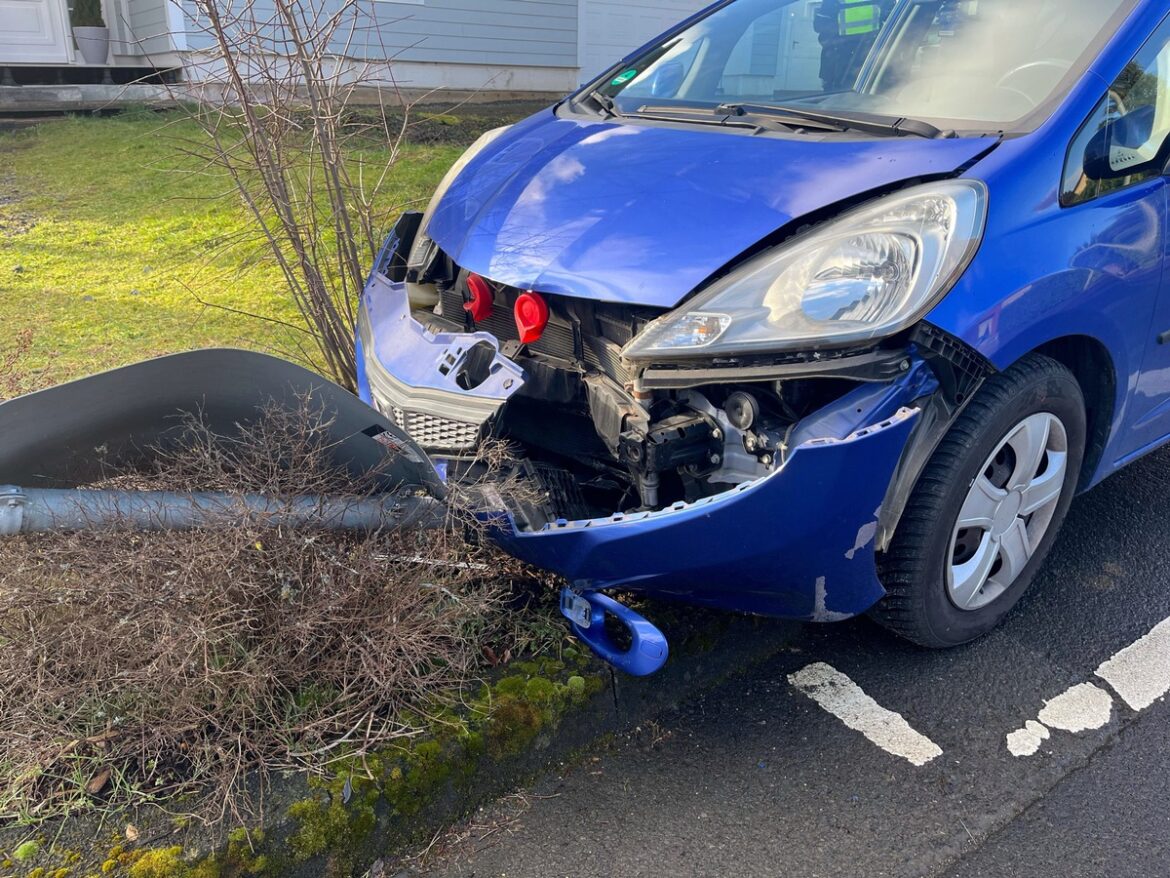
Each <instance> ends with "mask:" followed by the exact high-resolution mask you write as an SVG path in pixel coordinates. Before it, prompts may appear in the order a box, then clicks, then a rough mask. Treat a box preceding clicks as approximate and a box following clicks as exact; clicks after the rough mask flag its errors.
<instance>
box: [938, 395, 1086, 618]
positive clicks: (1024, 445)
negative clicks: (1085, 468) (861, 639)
mask: <svg viewBox="0 0 1170 878" xmlns="http://www.w3.org/2000/svg"><path fill="white" fill-rule="evenodd" d="M1067 471H1068V434H1067V432H1066V431H1065V428H1064V424H1063V423H1061V420H1060V418H1058V417H1057V416H1056V415H1053V414H1050V413H1048V412H1041V413H1039V414H1034V415H1029V416H1028V417H1027V418H1025V419H1024V420H1022V421H1021V422H1020V423H1019V424H1017V425H1016V426H1015V427H1013V428H1012V429H1011V430H1009V431H1008V434H1007V436H1006V437H1005V438H1004V439H1003V441H1001V442H1000V443H999V445H998V446H997V447H996V449H995V451H994V452H992V453H991V455H990V456H989V457H988V458H987V460H986V461H985V462H984V464H983V467H982V468H981V469H980V470H979V474H978V475H977V476H976V477H975V480H974V481H973V482H972V483H971V487H970V489H969V490H968V492H967V497H966V499H964V501H963V505H962V507H961V508H960V509H959V515H958V518H957V520H956V522H955V527H954V531H953V532H952V535H951V544H950V552H949V554H948V562H947V596H948V597H949V598H950V600H951V603H953V604H954V605H955V606H956V607H957V608H958V609H960V610H963V611H967V612H973V611H975V610H980V609H983V608H984V607H986V606H988V605H989V604H991V603H992V602H993V601H995V600H997V599H998V598H1000V597H1001V596H1002V595H1003V594H1004V593H1005V592H1006V591H1007V590H1008V589H1009V588H1011V586H1012V584H1013V583H1014V582H1015V581H1016V580H1017V579H1018V578H1019V576H1020V574H1021V573H1022V572H1023V571H1024V568H1025V567H1026V566H1027V564H1028V562H1029V561H1030V560H1031V559H1032V556H1033V555H1035V554H1036V549H1037V548H1038V547H1039V545H1040V542H1041V541H1042V540H1043V539H1044V536H1045V534H1046V533H1048V528H1049V527H1050V526H1051V525H1052V519H1053V517H1054V515H1055V514H1056V507H1057V505H1058V504H1059V502H1060V497H1061V495H1062V494H1063V493H1064V479H1065V475H1066V473H1067Z"/></svg>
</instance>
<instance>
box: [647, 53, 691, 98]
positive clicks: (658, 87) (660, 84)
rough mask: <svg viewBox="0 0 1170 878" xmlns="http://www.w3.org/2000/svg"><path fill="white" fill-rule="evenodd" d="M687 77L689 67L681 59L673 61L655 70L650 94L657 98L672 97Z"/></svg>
mask: <svg viewBox="0 0 1170 878" xmlns="http://www.w3.org/2000/svg"><path fill="white" fill-rule="evenodd" d="M686 78H687V68H686V67H685V66H683V63H682V62H681V61H671V62H669V63H667V64H663V65H662V66H661V67H659V68H658V69H657V70H656V71H654V78H653V79H651V80H650V94H651V95H652V96H653V97H656V98H672V97H674V96H675V95H676V94H678V90H679V89H680V88H682V85H683V81H684V80H685V79H686Z"/></svg>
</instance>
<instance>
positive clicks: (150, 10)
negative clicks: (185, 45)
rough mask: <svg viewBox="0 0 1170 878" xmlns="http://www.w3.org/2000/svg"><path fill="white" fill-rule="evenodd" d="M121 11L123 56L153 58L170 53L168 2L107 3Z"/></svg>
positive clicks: (117, 0)
mask: <svg viewBox="0 0 1170 878" xmlns="http://www.w3.org/2000/svg"><path fill="white" fill-rule="evenodd" d="M107 2H109V3H115V4H119V5H120V6H121V9H122V24H123V34H124V36H123V37H122V39H123V40H125V42H126V48H125V53H126V54H127V55H132V56H144V55H145V56H155V55H163V54H167V53H170V52H172V51H173V44H172V42H171V31H172V29H173V25H172V22H171V19H170V17H169V16H168V14H167V13H168V10H167V4H168V0H107Z"/></svg>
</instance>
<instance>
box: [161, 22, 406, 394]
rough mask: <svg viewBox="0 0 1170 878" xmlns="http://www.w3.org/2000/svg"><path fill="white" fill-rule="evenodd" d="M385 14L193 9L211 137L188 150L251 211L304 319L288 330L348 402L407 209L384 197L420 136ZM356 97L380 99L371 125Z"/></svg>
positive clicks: (199, 115) (198, 89) (200, 111)
mask: <svg viewBox="0 0 1170 878" xmlns="http://www.w3.org/2000/svg"><path fill="white" fill-rule="evenodd" d="M378 5H379V4H376V3H374V4H369V3H365V2H359V0H340V2H338V0H329V2H325V0H274V2H272V3H269V2H259V0H194V3H193V8H194V11H195V17H194V20H193V24H192V26H193V27H194V29H196V30H198V31H201V32H202V34H203V36H204V37H205V38H206V40H205V42H206V43H208V44H209V45H210V48H209V49H206V50H202V51H200V52H198V53H196V54H194V55H192V56H191V64H192V65H193V67H194V69H195V70H196V71H197V72H198V76H197V80H198V82H197V84H196V85H195V86H194V89H195V91H194V95H193V96H194V97H195V98H197V102H196V103H194V104H187V105H186V106H188V108H189V110H190V114H191V118H193V119H194V120H195V121H196V122H197V123H198V125H199V127H200V128H201V130H202V132H203V134H204V137H203V138H202V139H197V140H196V139H191V140H186V141H184V149H185V151H186V152H188V153H189V154H191V155H193V156H195V157H197V158H198V159H199V161H200V162H201V163H202V165H203V167H204V169H205V171H214V172H219V173H223V174H226V176H227V177H228V179H229V180H230V181H231V185H232V187H233V188H234V190H235V192H236V193H237V194H238V195H239V196H240V198H241V199H242V200H243V203H244V204H245V205H246V206H247V209H248V211H249V213H250V214H251V216H252V218H253V220H254V221H255V222H254V228H255V231H256V232H257V234H258V237H259V239H260V241H261V242H262V245H263V246H264V247H265V249H266V250H267V251H268V252H269V253H270V254H271V256H272V257H273V258H274V259H275V261H276V263H277V265H278V266H279V268H280V271H281V273H282V274H283V277H284V280H285V283H286V285H287V288H288V291H289V293H290V295H291V297H292V299H293V302H294V303H295V305H296V307H297V309H298V310H299V311H300V313H301V315H302V316H303V318H304V320H305V324H306V327H299V326H293V327H288V328H290V329H293V330H295V331H296V332H297V333H301V334H302V339H303V344H301V345H299V346H298V352H299V354H300V357H301V358H302V359H305V360H307V361H309V362H310V363H311V364H312V365H314V366H316V368H318V369H319V370H320V371H322V372H323V373H324V374H326V375H328V376H329V377H331V378H332V379H333V380H335V381H336V382H338V383H339V384H342V385H343V386H346V387H349V388H350V389H353V387H354V386H355V381H356V378H355V374H354V325H355V320H356V315H355V303H356V301H357V297H358V294H359V293H360V291H361V289H362V287H363V285H364V283H365V278H366V274H367V272H368V271H369V268H370V266H371V264H372V262H373V259H374V256H375V255H376V252H377V248H378V245H379V243H380V241H381V237H382V235H384V234H385V232H386V231H387V229H386V226H387V224H388V220H389V217H390V216H391V215H392V214H393V213H394V212H395V210H396V208H395V207H394V206H392V205H389V204H387V203H386V198H385V197H384V195H385V193H384V190H385V186H386V182H387V174H388V172H389V171H390V169H391V168H392V167H393V165H394V164H395V163H396V162H397V160H398V157H399V154H400V150H401V146H402V143H403V139H404V137H405V133H406V131H407V128H408V126H409V124H410V122H409V120H410V109H411V104H410V103H409V102H407V101H406V100H404V99H403V98H402V95H401V93H400V92H399V90H398V88H397V85H396V84H395V82H394V79H393V75H392V72H391V68H390V62H389V61H386V60H385V58H386V56H387V50H386V48H385V47H384V46H383V45H382V44H381V40H380V37H379V34H380V33H381V30H380V28H383V27H387V26H392V25H393V23H392V22H386V21H384V20H383V21H378V20H377V16H378V14H379V13H377V12H376V11H375V10H376V9H377V7H378ZM367 58H372V59H373V60H365V59H367ZM191 88H192V87H191V86H185V89H187V90H188V91H187V92H186V93H185V94H184V96H192V95H190V94H189V91H190V89H191ZM359 92H361V93H362V94H363V95H365V94H367V93H368V94H373V95H375V96H376V97H375V101H376V106H375V107H374V108H373V109H372V111H371V112H366V113H363V114H361V115H358V114H355V113H354V112H352V111H351V103H353V101H354V99H355V94H357V93H359ZM383 95H389V97H390V99H391V100H392V101H393V102H394V108H395V112H394V113H393V114H391V113H388V112H387V111H386V110H387V108H386V107H385V106H383V105H382V96H383Z"/></svg>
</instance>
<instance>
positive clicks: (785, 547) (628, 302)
mask: <svg viewBox="0 0 1170 878" xmlns="http://www.w3.org/2000/svg"><path fill="white" fill-rule="evenodd" d="M1168 145H1170V18H1167V7H1166V4H1165V3H1164V2H1155V0H820V2H817V0H726V2H720V3H716V4H715V5H713V6H711V7H710V8H708V9H706V10H704V11H703V12H701V13H699V14H697V15H695V16H694V17H693V18H691V19H689V20H687V21H685V22H683V23H681V24H680V25H678V26H677V27H676V28H675V29H674V30H672V31H670V32H669V33H667V34H665V35H664V36H662V37H660V38H658V39H656V40H654V41H653V42H652V43H650V44H648V45H646V46H645V47H643V48H641V49H639V50H637V51H635V52H634V53H633V54H631V55H630V56H628V57H627V58H625V59H624V60H622V61H621V63H619V64H616V65H615V66H614V67H612V68H611V69H610V70H608V71H607V72H606V73H605V74H604V75H603V76H601V77H600V78H598V79H597V80H595V81H593V82H590V83H589V84H588V85H586V86H584V87H583V88H582V89H581V90H580V91H578V92H577V93H576V94H574V95H572V96H571V97H568V98H566V99H565V100H563V101H561V102H560V103H558V104H557V105H556V106H554V107H552V108H550V109H548V110H545V111H543V112H541V113H538V114H537V115H536V116H533V117H532V118H530V119H527V120H526V121H524V122H521V123H519V124H517V125H514V126H512V127H509V128H506V129H501V130H497V131H492V132H490V133H488V134H486V135H484V136H483V137H482V138H481V139H480V140H479V141H478V142H477V143H476V144H475V145H474V146H473V147H472V148H471V149H470V150H469V151H468V152H467V154H466V155H464V156H463V157H462V158H461V159H460V160H459V162H458V163H457V164H456V165H455V167H453V168H452V169H451V172H450V173H449V174H448V175H447V177H446V179H445V180H443V182H442V185H441V186H440V188H439V191H438V192H436V193H435V196H434V199H433V201H432V202H431V204H430V206H429V208H428V209H427V210H426V212H425V213H424V214H418V213H414V214H408V215H406V216H404V217H403V218H402V220H401V221H400V222H399V224H398V226H397V228H396V229H395V231H394V234H393V235H391V237H390V239H389V240H388V242H387V245H386V247H385V249H384V251H383V253H382V255H381V256H380V257H379V261H378V265H377V266H376V269H375V271H374V272H373V274H372V275H371V278H370V282H369V285H368V287H367V289H366V290H365V293H364V296H363V302H362V309H361V314H360V321H359V339H358V350H359V354H358V356H359V364H358V365H359V372H360V385H361V394H362V396H363V398H364V399H365V400H366V401H367V402H369V403H370V404H371V405H373V406H375V407H376V408H378V409H379V410H380V411H381V412H382V413H383V414H385V415H386V416H387V417H388V418H389V419H391V420H392V421H394V422H396V423H397V424H398V425H399V426H400V427H402V428H403V429H404V430H405V431H406V432H407V433H408V434H410V436H412V437H413V438H414V439H415V440H416V441H417V442H418V444H419V445H421V446H422V447H423V448H424V449H425V450H426V451H427V452H428V454H429V455H430V456H431V458H432V460H433V462H434V463H435V466H436V468H437V469H438V470H439V471H440V473H442V474H443V476H444V477H445V478H446V479H448V480H462V479H469V478H474V477H475V475H476V470H477V467H478V466H479V464H478V459H479V457H478V455H477V449H479V448H480V447H481V446H482V445H483V444H484V443H485V442H487V441H489V440H503V441H506V442H507V443H509V445H510V446H511V447H512V448H513V449H514V451H515V452H516V454H517V456H518V460H517V463H516V464H515V466H516V470H517V473H518V474H519V476H520V477H521V478H523V479H525V480H527V481H528V483H529V484H531V485H532V486H534V487H535V488H537V489H538V490H535V491H533V492H531V494H532V496H531V497H530V498H529V499H528V500H526V501H524V502H519V501H516V502H511V503H509V504H508V507H509V508H508V509H507V515H506V516H505V518H504V521H503V522H502V524H501V526H500V527H499V529H498V533H497V538H498V540H499V541H500V543H501V544H502V545H503V546H504V547H505V548H506V549H507V550H508V551H509V552H511V553H512V554H514V555H515V556H517V557H518V558H521V559H523V560H525V561H528V562H531V563H532V564H535V565H537V566H539V567H542V568H545V569H548V570H551V571H555V572H556V573H558V574H560V575H561V576H563V577H564V579H565V580H566V581H567V583H568V585H567V587H566V589H565V592H564V594H563V595H562V609H563V611H564V613H565V615H566V616H568V617H569V619H570V620H571V621H572V624H573V627H574V630H575V631H576V632H577V634H578V635H579V636H580V637H581V638H582V639H583V640H585V641H586V642H587V643H588V644H589V645H590V646H592V647H593V648H594V649H595V650H596V651H597V652H598V653H599V654H601V655H603V656H604V657H606V658H607V659H609V660H610V661H612V662H613V663H614V664H616V665H618V666H619V667H621V668H623V669H625V670H627V671H629V672H631V673H635V674H645V673H650V672H652V671H654V670H656V669H657V668H658V667H660V666H661V664H662V662H663V661H665V659H666V655H667V645H666V642H665V640H664V639H663V637H662V636H661V633H660V632H659V631H658V629H657V628H655V627H654V626H653V625H652V624H651V623H649V622H648V621H647V620H645V619H643V618H641V617H640V616H638V615H637V614H635V613H633V612H632V611H631V610H629V609H627V608H626V607H625V606H624V605H623V604H621V603H618V602H616V601H614V600H613V599H612V598H610V597H609V596H607V595H606V594H605V593H606V592H611V591H613V590H620V591H623V592H633V593H642V594H647V595H652V596H655V597H659V598H665V599H671V600H677V601H681V602H686V603H692V604H700V605H706V606H711V607H719V608H726V609H730V610H737V611H742V612H748V613H756V614H764V615H770V616H778V617H786V618H792V619H800V620H809V621H815V622H826V621H834V620H840V619H846V618H849V617H852V616H856V615H858V614H862V613H867V612H868V613H870V614H871V615H872V616H873V617H874V618H875V619H876V620H878V621H879V622H880V623H881V624H883V625H885V626H887V627H888V628H890V629H891V630H893V631H895V632H897V633H898V634H900V635H903V636H904V637H906V638H909V639H910V640H912V641H914V642H915V643H918V644H921V645H923V646H927V647H950V646H955V645H958V644H962V643H965V642H968V641H970V640H972V639H974V638H976V637H979V636H980V635H982V634H984V633H986V632H987V631H989V630H990V629H992V628H993V627H994V626H995V625H996V624H997V623H999V622H1000V621H1001V620H1002V619H1003V617H1004V616H1005V614H1007V613H1008V612H1009V611H1010V610H1011V609H1012V607H1013V606H1014V605H1015V604H1016V602H1017V601H1019V599H1020V597H1021V595H1022V594H1023V592H1024V591H1025V590H1026V589H1027V588H1028V585H1029V583H1030V582H1031V581H1032V580H1033V579H1034V578H1035V576H1036V572H1037V569H1038V568H1039V567H1040V565H1041V564H1042V563H1043V561H1044V559H1045V556H1046V555H1047V554H1048V552H1049V550H1050V549H1051V547H1052V545H1053V542H1054V541H1055V539H1056V537H1057V533H1058V531H1059V530H1060V527H1061V524H1062V522H1063V520H1064V518H1065V515H1066V513H1067V512H1068V509H1069V504H1070V503H1071V502H1072V499H1073V497H1074V496H1075V495H1076V494H1077V493H1078V492H1081V491H1085V490H1088V489H1089V488H1091V487H1093V486H1094V485H1095V484H1097V483H1098V482H1100V481H1101V480H1102V479H1104V478H1105V477H1106V476H1108V475H1109V474H1110V473H1112V472H1114V471H1115V470H1117V469H1118V468H1120V467H1122V466H1124V465H1125V464H1127V463H1129V462H1130V461H1132V460H1135V459H1136V458H1138V457H1140V456H1142V455H1143V454H1146V453H1147V452H1149V451H1151V450H1153V449H1155V448H1157V447H1158V446H1159V445H1161V444H1162V443H1164V442H1165V441H1166V439H1167V438H1168V437H1170V282H1168V281H1166V280H1165V279H1164V278H1165V277H1166V274H1165V270H1166V268H1167V265H1166V257H1167V236H1168V235H1170V228H1168V225H1167V218H1168V216H1170V211H1168V205H1167V198H1168V189H1167V184H1166V176H1165V172H1166V170H1167V161H1168V158H1170V149H1168ZM607 617H616V619H617V620H618V621H619V622H621V623H624V625H625V627H626V629H627V635H626V636H624V637H616V636H614V635H613V634H612V633H611V629H612V628H613V626H612V625H607V624H606V619H607Z"/></svg>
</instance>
